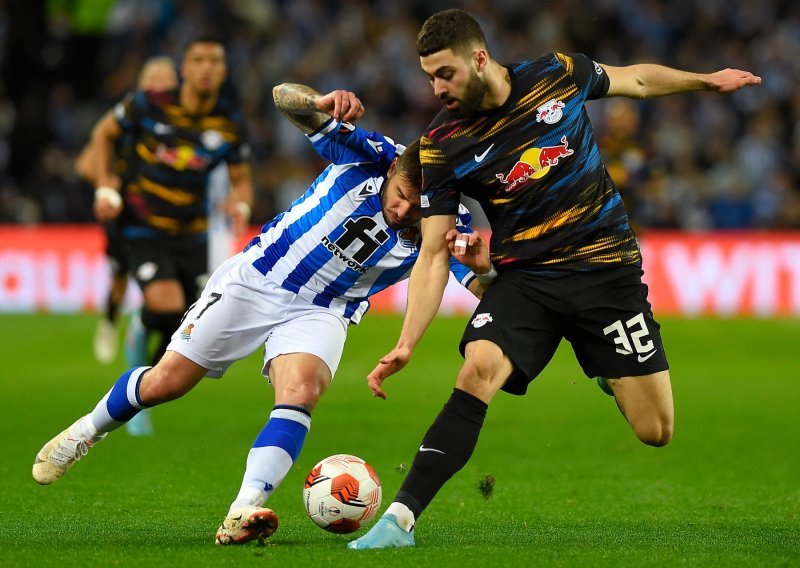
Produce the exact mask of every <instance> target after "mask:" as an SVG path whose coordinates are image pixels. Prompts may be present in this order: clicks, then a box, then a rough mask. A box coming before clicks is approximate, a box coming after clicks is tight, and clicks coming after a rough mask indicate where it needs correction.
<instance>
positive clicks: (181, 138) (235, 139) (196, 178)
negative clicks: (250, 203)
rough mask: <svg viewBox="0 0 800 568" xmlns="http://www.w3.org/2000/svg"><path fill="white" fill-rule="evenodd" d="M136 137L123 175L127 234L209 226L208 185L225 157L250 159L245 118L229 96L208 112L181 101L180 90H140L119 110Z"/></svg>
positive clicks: (193, 231) (190, 231) (128, 133)
mask: <svg viewBox="0 0 800 568" xmlns="http://www.w3.org/2000/svg"><path fill="white" fill-rule="evenodd" d="M114 115H115V117H116V119H117V121H118V122H119V124H120V126H121V128H122V129H123V132H124V134H123V136H124V137H126V138H130V139H132V140H133V142H132V144H133V148H132V150H133V151H132V156H131V157H130V160H132V164H131V165H133V166H135V167H132V168H131V167H129V168H128V170H127V175H126V176H125V180H124V182H125V183H124V188H123V191H124V194H125V217H126V218H125V229H124V234H125V236H126V237H128V238H136V237H151V236H159V235H170V236H176V235H201V234H204V233H205V232H206V230H207V227H208V205H207V194H206V186H207V183H208V176H209V174H210V172H211V170H213V169H214V168H215V167H216V166H217V165H218V164H219V163H220V162H221V161H223V160H224V161H226V162H227V163H229V164H238V163H241V162H244V161H246V160H247V159H248V158H249V148H248V146H247V144H246V142H245V133H244V122H243V120H242V117H241V115H240V113H239V112H238V111H237V110H236V109H235V108H234V106H233V104H232V103H231V102H230V100H229V99H228V98H227V97H223V98H220V99H219V100H218V102H217V104H216V106H215V107H214V109H213V110H212V111H211V112H210V113H209V114H205V115H192V114H190V113H189V112H188V111H187V110H186V109H185V108H183V107H182V106H181V105H180V103H179V91H168V92H164V93H155V92H141V91H140V92H137V93H135V95H134V96H132V97H126V99H125V100H123V101H122V102H120V103H119V104H118V105H117V106H116V107H115V109H114Z"/></svg>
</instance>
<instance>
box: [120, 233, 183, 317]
mask: <svg viewBox="0 0 800 568" xmlns="http://www.w3.org/2000/svg"><path fill="white" fill-rule="evenodd" d="M128 252H129V254H128V259H129V261H130V266H131V271H132V274H133V277H134V278H135V279H136V282H137V283H138V284H139V287H140V288H141V290H142V294H143V296H144V304H145V307H147V308H148V309H150V310H152V311H155V312H162V313H164V312H166V313H169V312H182V311H183V310H185V309H186V297H185V294H184V291H183V287H182V286H181V283H180V280H179V273H178V266H177V262H176V259H175V257H174V256H173V255H172V254H171V252H170V250H169V247H167V246H165V244H164V242H163V241H160V240H157V239H135V240H131V241H129V242H128Z"/></svg>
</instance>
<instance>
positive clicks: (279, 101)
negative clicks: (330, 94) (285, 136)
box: [272, 83, 330, 134]
mask: <svg viewBox="0 0 800 568" xmlns="http://www.w3.org/2000/svg"><path fill="white" fill-rule="evenodd" d="M321 96H322V95H320V94H319V93H318V92H317V91H315V90H314V89H312V88H311V87H307V86H306V85H299V84H297V83H281V84H280V85H277V86H275V87H274V88H273V89H272V99H273V100H274V101H275V107H276V108H277V109H278V111H280V113H281V114H282V115H283V116H285V117H286V118H288V119H289V120H290V121H291V122H292V123H294V124H295V126H297V127H298V128H300V129H301V130H303V131H304V132H306V133H307V134H308V133H310V132H313V131H315V130H316V129H318V128H319V127H320V126H322V125H323V124H325V122H326V121H327V120H328V119H329V118H330V117H329V116H328V115H327V114H325V113H323V112H320V111H319V110H317V106H316V103H317V100H318V99H319V97H321Z"/></svg>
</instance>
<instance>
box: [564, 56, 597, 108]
mask: <svg viewBox="0 0 800 568" xmlns="http://www.w3.org/2000/svg"><path fill="white" fill-rule="evenodd" d="M556 57H557V58H558V60H559V61H560V62H561V64H562V65H563V66H564V68H565V69H566V71H567V73H569V74H570V75H571V76H572V80H573V81H575V84H576V85H577V86H578V89H580V92H581V95H582V96H583V98H584V99H588V100H591V99H601V98H603V97H604V96H606V93H607V92H608V87H609V85H610V81H609V79H608V74H607V73H606V71H605V69H603V67H602V66H601V65H600V64H599V63H597V62H596V61H593V60H592V59H591V58H590V57H589V56H587V55H584V54H583V53H566V54H565V53H557V54H556Z"/></svg>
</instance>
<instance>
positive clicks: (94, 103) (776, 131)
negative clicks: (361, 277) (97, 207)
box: [0, 0, 800, 230]
mask: <svg viewBox="0 0 800 568" xmlns="http://www.w3.org/2000/svg"><path fill="white" fill-rule="evenodd" d="M451 7H460V8H463V9H465V10H467V11H469V12H470V13H472V14H473V15H475V16H476V17H477V18H478V19H479V21H480V22H481V24H482V25H483V27H484V30H485V31H486V32H487V39H488V42H489V46H490V51H491V52H492V55H493V56H494V57H495V59H498V60H499V61H501V62H513V61H518V60H521V59H525V58H530V57H533V56H537V55H540V54H543V53H547V52H551V51H564V52H583V53H586V54H588V55H589V56H590V57H592V58H593V59H595V60H597V61H599V62H601V63H606V64H609V65H626V64H631V63H637V62H654V63H662V64H665V65H669V66H673V67H678V68H682V69H687V70H693V71H703V72H705V71H715V70H718V69H722V68H725V67H734V68H739V69H746V70H749V71H752V72H753V73H755V74H757V75H761V76H762V77H763V85H762V86H761V87H759V88H753V89H745V90H743V91H740V92H737V93H735V94H733V95H717V94H708V93H691V94H688V95H680V96H675V97H665V98H661V99H651V100H648V101H631V100H628V99H620V98H611V99H603V100H600V101H594V102H590V103H588V104H587V108H588V109H589V113H590V115H591V116H592V119H593V123H594V126H595V132H596V135H597V137H598V139H599V141H600V147H601V150H602V152H603V153H604V155H605V157H606V160H607V164H608V168H609V171H610V172H611V175H612V177H613V179H614V180H615V181H616V182H617V185H618V186H619V188H620V190H621V192H622V193H623V197H624V198H625V200H626V202H627V204H628V210H629V212H630V214H631V217H632V219H633V221H634V223H635V224H636V225H638V226H639V227H653V228H678V229H689V230H701V229H736V228H770V229H780V228H797V227H800V81H798V77H800V58H798V57H797V54H798V53H800V2H797V1H796V0H559V1H557V2H537V1H533V2H521V1H519V0H474V1H466V2H442V1H439V0H380V1H371V0H351V1H342V2H333V1H329V0H272V1H268V0H202V1H201V0H45V1H44V2H22V1H20V0H0V73H2V81H0V222H6V223H40V222H89V221H91V220H92V213H91V201H92V188H91V187H89V186H87V185H86V184H84V183H82V182H81V181H80V180H79V179H78V178H77V177H76V175H75V173H74V168H73V166H74V159H75V156H76V155H77V153H78V152H79V150H80V148H81V147H82V145H83V144H84V143H86V141H87V140H88V137H89V134H90V131H91V128H92V126H93V124H94V122H95V121H96V120H97V119H98V118H99V117H100V116H101V115H102V114H103V112H105V111H106V110H107V109H108V108H110V107H111V106H113V104H114V103H115V102H116V101H117V100H118V99H119V98H121V97H122V96H123V94H124V93H125V92H126V91H127V90H129V89H131V88H132V87H133V86H134V85H135V83H136V76H137V74H138V72H139V69H140V67H141V65H142V63H143V61H144V60H145V59H147V58H148V57H151V56H154V55H168V56H171V57H173V58H174V59H175V60H176V61H177V62H179V61H180V57H181V50H182V46H183V45H184V43H185V42H186V41H187V40H188V39H189V38H191V37H193V36H194V35H196V34H198V33H201V32H213V33H216V34H218V35H219V36H220V37H222V38H223V39H224V40H225V42H226V45H227V55H228V63H229V68H230V84H231V88H232V90H233V91H234V92H235V93H236V96H237V97H238V99H239V102H240V105H241V108H242V109H243V111H244V113H245V116H246V119H247V124H248V128H249V136H250V139H251V142H252V145H253V149H254V153H253V171H254V176H255V186H256V190H257V196H256V207H255V210H254V221H255V222H263V221H266V220H268V219H269V218H270V217H272V216H273V215H274V214H276V213H277V212H279V211H280V210H282V209H283V208H285V207H286V206H287V205H288V204H289V203H290V202H291V201H292V200H293V199H294V198H295V197H297V196H298V195H299V194H300V192H302V191H303V190H304V189H305V188H306V187H307V186H308V184H309V182H310V181H311V180H312V179H313V178H314V177H315V176H316V175H317V173H318V172H319V171H321V169H322V167H324V164H323V162H321V160H320V159H319V158H317V157H315V155H314V154H313V152H312V151H311V148H310V145H309V144H308V143H307V142H306V141H305V139H304V138H303V137H302V136H301V135H300V134H299V132H298V131H297V129H295V128H294V127H293V126H291V125H290V123H289V122H288V121H286V120H283V119H281V118H280V117H279V115H278V114H277V112H276V111H275V109H274V106H273V104H272V87H273V86H274V85H276V84H278V83H281V82H285V81H291V82H301V83H305V84H308V85H310V86H312V87H314V88H315V89H317V90H318V91H321V92H327V91H329V90H332V89H336V88H346V89H349V90H352V91H355V92H356V93H357V94H358V95H359V97H360V98H361V100H362V101H363V102H364V105H365V107H366V109H367V113H366V115H365V116H364V118H363V121H362V123H361V124H362V125H363V126H365V127H366V128H368V129H370V130H379V131H381V132H382V133H384V134H386V135H388V136H391V137H393V138H394V139H396V140H398V141H400V142H408V141H410V140H412V139H413V138H415V137H416V136H418V135H419V133H420V131H421V130H422V129H423V128H424V127H425V126H426V125H427V124H428V122H429V121H430V120H431V119H432V118H433V116H434V115H435V114H436V112H437V111H438V110H439V108H440V105H439V103H438V101H437V100H436V99H435V98H434V97H433V95H432V92H431V90H430V87H429V85H428V83H427V80H426V78H425V76H424V75H423V74H422V72H421V71H420V69H419V65H418V58H417V56H416V52H415V49H414V41H415V38H416V33H417V32H418V30H419V27H420V25H421V23H422V22H423V21H424V19H425V18H426V17H427V16H428V15H430V14H431V13H433V12H435V11H438V10H441V9H446V8H451Z"/></svg>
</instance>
